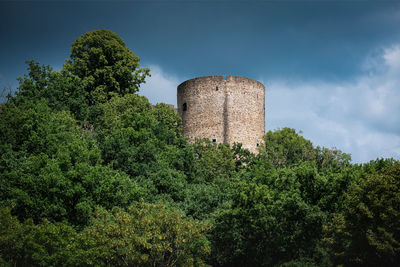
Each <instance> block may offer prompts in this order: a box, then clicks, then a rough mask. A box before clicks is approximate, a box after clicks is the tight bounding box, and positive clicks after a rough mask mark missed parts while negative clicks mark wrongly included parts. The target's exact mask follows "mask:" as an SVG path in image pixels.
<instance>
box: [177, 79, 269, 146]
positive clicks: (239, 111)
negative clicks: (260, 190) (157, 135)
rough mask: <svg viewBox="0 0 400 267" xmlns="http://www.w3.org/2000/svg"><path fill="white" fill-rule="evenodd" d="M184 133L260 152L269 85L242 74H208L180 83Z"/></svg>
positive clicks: (179, 99) (179, 107)
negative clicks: (267, 86) (237, 144)
mask: <svg viewBox="0 0 400 267" xmlns="http://www.w3.org/2000/svg"><path fill="white" fill-rule="evenodd" d="M178 112H179V115H180V116H181V118H182V123H183V135H184V136H185V137H188V138H189V139H190V140H194V139H195V138H208V139H210V140H212V141H213V142H217V143H224V144H229V145H232V144H233V143H234V142H238V143H242V144H243V147H244V148H247V149H249V150H250V151H252V152H257V147H258V145H259V144H260V143H261V142H262V137H263V136H264V134H265V87H264V85H263V84H262V83H260V82H258V81H255V80H252V79H249V78H245V77H239V76H222V75H219V76H207V77H199V78H194V79H190V80H187V81H185V82H183V83H181V84H180V85H179V86H178Z"/></svg>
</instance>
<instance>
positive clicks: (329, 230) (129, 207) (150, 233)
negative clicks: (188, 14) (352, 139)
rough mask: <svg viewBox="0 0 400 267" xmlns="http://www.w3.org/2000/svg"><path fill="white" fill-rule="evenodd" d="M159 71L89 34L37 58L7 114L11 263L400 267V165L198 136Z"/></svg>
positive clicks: (284, 144) (297, 139)
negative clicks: (156, 97)
mask: <svg viewBox="0 0 400 267" xmlns="http://www.w3.org/2000/svg"><path fill="white" fill-rule="evenodd" d="M148 75H149V70H148V69H146V68H140V66H139V58H138V57H137V56H135V55H134V54H133V52H131V51H130V50H129V49H128V48H127V47H126V46H125V44H124V42H123V41H122V39H121V38H120V37H119V36H118V35H117V34H115V33H112V32H110V31H106V30H97V31H91V32H88V33H86V34H84V35H83V36H81V37H79V38H78V39H77V40H76V41H75V42H74V43H73V45H72V52H71V58H70V59H69V60H67V61H66V63H65V65H64V67H63V69H62V70H61V71H55V70H53V69H52V68H51V67H49V66H41V65H40V64H39V63H37V62H33V61H30V62H28V74H26V75H25V76H24V77H22V78H20V79H19V87H18V91H17V92H16V94H15V95H14V96H11V97H9V99H8V101H7V102H6V103H5V104H4V105H2V107H1V109H2V111H1V112H0V140H1V143H0V265H2V266H207V265H212V266H336V265H343V266H396V265H398V262H399V261H400V163H399V162H398V161H396V160H393V159H377V160H374V161H371V162H368V163H365V164H352V163H351V158H350V155H348V154H345V153H342V152H341V151H339V150H337V149H327V148H321V147H315V146H313V144H312V143H311V142H310V141H309V140H306V139H305V138H304V137H302V136H301V135H300V133H298V132H296V131H295V130H294V129H289V128H283V129H277V130H276V131H269V132H268V133H267V134H266V135H265V137H264V140H265V143H264V144H262V145H261V146H260V152H259V154H257V155H254V154H252V153H250V152H249V151H248V150H245V149H243V148H242V147H241V145H240V144H235V145H234V146H233V147H228V146H226V145H222V144H219V145H216V144H214V143H211V142H209V141H208V140H197V141H196V142H195V143H193V144H189V143H188V142H187V140H186V139H185V138H184V137H183V136H182V134H181V120H180V118H179V116H177V115H176V114H175V113H174V111H173V110H172V109H170V108H169V107H168V106H167V105H165V104H157V105H156V106H154V107H153V106H152V105H151V104H150V103H149V101H148V100H147V98H145V97H143V96H139V95H137V94H136V93H137V91H138V90H139V88H140V84H142V83H143V82H144V81H145V78H146V76H148Z"/></svg>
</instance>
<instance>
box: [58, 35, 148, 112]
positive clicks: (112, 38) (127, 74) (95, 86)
mask: <svg viewBox="0 0 400 267" xmlns="http://www.w3.org/2000/svg"><path fill="white" fill-rule="evenodd" d="M139 61H140V58H139V57H138V56H135V54H134V53H133V52H132V51H131V50H129V48H128V47H126V45H125V43H124V41H123V40H122V39H121V37H119V36H118V34H116V33H114V32H112V31H109V30H94V31H90V32H87V33H85V34H83V35H82V36H81V37H79V38H78V39H76V40H75V41H74V42H73V44H72V49H71V59H70V60H67V62H66V64H65V65H64V68H65V69H67V70H68V71H70V72H71V73H72V74H74V75H76V76H78V77H79V78H81V79H82V82H83V86H84V88H85V89H86V91H87V97H88V101H89V104H90V105H93V104H96V103H104V102H105V101H107V100H108V99H110V98H111V97H112V96H113V95H116V94H117V95H125V94H129V93H135V92H137V91H138V89H139V85H140V84H141V83H144V80H145V77H146V76H149V69H148V68H139Z"/></svg>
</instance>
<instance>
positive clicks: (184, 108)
mask: <svg viewBox="0 0 400 267" xmlns="http://www.w3.org/2000/svg"><path fill="white" fill-rule="evenodd" d="M186 110H187V104H186V103H183V111H186Z"/></svg>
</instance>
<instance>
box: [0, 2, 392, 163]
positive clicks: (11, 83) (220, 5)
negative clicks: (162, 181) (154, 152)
mask: <svg viewBox="0 0 400 267" xmlns="http://www.w3.org/2000/svg"><path fill="white" fill-rule="evenodd" d="M95 29H109V30H112V31H114V32H116V33H118V34H119V35H120V36H121V38H122V39H123V40H124V41H125V43H126V45H127V47H129V48H130V49H131V50H132V51H133V52H134V53H135V54H136V55H137V56H139V57H140V58H141V66H142V67H149V68H150V69H151V73H152V77H150V78H148V79H147V82H146V84H144V85H143V86H142V87H141V89H140V94H142V95H144V96H146V97H148V98H149V100H150V101H151V102H152V103H158V102H165V103H170V104H174V105H176V87H177V86H178V85H179V84H180V83H181V82H183V81H185V80H187V79H191V78H194V77H199V76H207V75H238V76H245V77H249V78H252V79H255V80H258V81H260V82H262V83H263V84H264V85H265V87H266V131H269V130H276V129H279V128H283V127H290V128H294V129H296V130H297V131H302V135H303V136H304V137H305V138H307V139H309V140H310V141H311V142H312V143H313V144H314V145H315V146H324V147H328V148H333V147H335V148H337V149H340V150H341V151H343V152H345V153H349V154H351V155H352V159H353V162H355V163H363V162H368V161H370V160H374V159H376V158H382V157H383V158H388V157H393V158H395V159H398V160H400V0H394V1H385V0H368V1H367V0H336V1H333V0H307V1H304V0H283V1H281V0H272V1H266V0H249V1H245V0H240V1H228V0H214V1H209V0H196V1H194V0H175V1H167V0H157V1H152V0H136V1H111V0H110V1H108V0H103V1H92V0H87V1H34V0H31V1H18V0H17V1H4V0H0V89H1V88H4V87H11V88H14V89H15V88H16V87H17V86H18V82H17V80H16V78H17V77H19V76H23V75H24V74H25V73H26V72H27V70H26V64H25V61H26V60H36V61H38V62H40V63H41V64H45V65H50V66H52V67H53V68H54V69H60V68H61V67H62V64H63V63H64V61H65V59H67V58H69V53H70V47H71V44H72V42H73V41H74V40H75V39H76V38H78V37H79V36H80V35H82V34H84V33H85V32H87V31H90V30H95Z"/></svg>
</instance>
